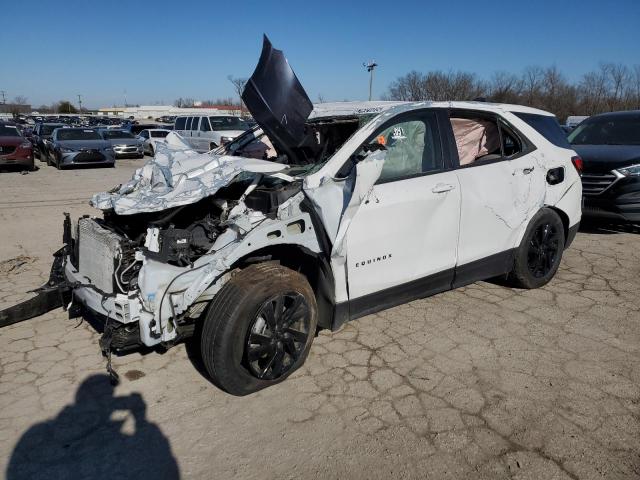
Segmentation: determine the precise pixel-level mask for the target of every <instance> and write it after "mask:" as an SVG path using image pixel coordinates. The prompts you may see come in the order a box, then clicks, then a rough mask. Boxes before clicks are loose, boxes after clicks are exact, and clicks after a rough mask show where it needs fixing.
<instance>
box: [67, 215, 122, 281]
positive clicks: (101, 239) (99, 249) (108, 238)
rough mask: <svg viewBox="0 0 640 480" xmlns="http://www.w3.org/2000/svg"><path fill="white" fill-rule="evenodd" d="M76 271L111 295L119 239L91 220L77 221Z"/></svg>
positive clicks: (118, 252)
mask: <svg viewBox="0 0 640 480" xmlns="http://www.w3.org/2000/svg"><path fill="white" fill-rule="evenodd" d="M78 241H79V242H78V243H79V248H78V270H79V272H80V274H81V275H83V276H84V277H86V278H87V279H88V283H92V284H94V285H95V286H96V287H97V288H98V289H99V290H101V291H103V292H104V293H113V272H114V270H115V265H116V262H117V259H118V256H119V255H120V242H121V237H120V236H119V235H117V234H116V233H113V232H112V231H110V230H107V229H105V228H102V227H101V226H100V225H99V224H98V223H97V222H96V221H95V220H93V219H91V218H80V219H79V220H78Z"/></svg>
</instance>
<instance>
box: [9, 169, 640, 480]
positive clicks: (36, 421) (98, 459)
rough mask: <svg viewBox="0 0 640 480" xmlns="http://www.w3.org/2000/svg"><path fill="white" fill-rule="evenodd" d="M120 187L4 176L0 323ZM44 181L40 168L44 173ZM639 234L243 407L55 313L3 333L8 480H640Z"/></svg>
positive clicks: (339, 348) (606, 236)
mask: <svg viewBox="0 0 640 480" xmlns="http://www.w3.org/2000/svg"><path fill="white" fill-rule="evenodd" d="M141 163H142V162H141V161H121V162H119V164H118V167H117V168H116V169H115V170H105V169H101V170H73V171H64V172H58V171H56V170H54V169H52V168H50V167H42V169H41V170H40V171H38V172H34V173H31V174H29V175H26V176H21V175H19V174H16V173H3V174H0V190H1V191H2V192H3V195H2V199H1V200H0V219H1V221H2V226H3V227H2V239H3V241H2V244H0V261H6V260H11V259H15V258H17V257H20V256H22V257H20V258H19V259H18V260H17V261H12V262H9V263H2V264H0V272H1V273H2V275H1V276H0V308H3V307H6V306H9V305H11V304H13V303H15V302H17V301H19V300H21V299H23V298H25V297H26V296H27V295H26V294H25V291H26V290H28V289H30V288H34V287H36V286H38V285H40V284H41V283H43V282H44V281H45V279H46V278H47V275H48V269H49V266H50V255H51V253H52V252H53V251H54V250H55V249H57V248H58V246H59V244H60V238H61V221H62V212H63V211H70V212H71V213H72V215H73V216H74V217H77V216H78V215H80V214H84V213H93V212H92V209H91V208H90V207H89V206H88V205H87V204H86V200H87V199H88V198H89V196H90V194H91V193H93V192H96V191H99V190H103V189H105V188H109V187H111V186H113V184H115V183H118V182H120V181H124V180H126V179H127V178H129V176H130V174H131V172H132V170H133V168H135V167H136V166H138V165H140V164H141ZM40 165H42V164H40ZM639 291H640V235H638V231H637V230H636V231H635V232H633V231H623V230H620V229H608V228H595V227H594V228H591V229H589V230H586V231H583V232H581V233H579V234H578V236H577V238H576V241H575V243H574V245H573V246H572V247H571V249H570V250H568V251H567V252H565V257H564V260H563V263H562V265H561V268H560V270H559V272H558V275H557V277H556V278H555V279H554V280H553V281H552V282H551V283H550V284H549V285H547V286H546V287H545V288H542V289H539V290H532V291H524V290H514V289H509V288H504V287H502V286H499V285H495V284H491V283H484V282H481V283H477V284H474V285H471V286H468V287H466V288H463V289H459V290H456V291H452V292H447V293H444V294H440V295H437V296H435V297H431V298H428V299H424V300H419V301H414V302H411V303H409V304H406V305H402V306H399V307H396V308H393V309H390V310H386V311H383V312H380V313H378V314H375V315H370V316H367V317H364V318H362V319H359V320H357V321H354V322H351V323H350V324H348V325H346V326H345V327H344V328H343V329H342V330H341V331H339V332H337V333H333V334H332V333H330V332H322V333H321V334H320V335H319V336H318V337H317V338H316V339H315V341H314V345H313V347H312V350H311V354H310V356H309V359H308V360H307V363H306V365H305V366H304V367H303V368H302V369H301V371H299V372H297V373H296V374H294V375H293V376H292V377H291V378H290V379H289V380H287V381H286V382H285V383H283V384H281V385H279V386H277V387H275V388H271V389H267V390H264V391H262V392H259V393H258V394H255V395H252V396H249V397H244V398H236V397H232V396H229V395H227V394H225V393H223V392H221V391H220V390H218V389H217V388H215V387H214V386H213V385H211V384H210V383H209V382H208V381H207V380H206V378H204V377H203V375H202V374H201V373H200V372H199V371H198V369H197V368H196V367H198V366H199V365H198V364H197V362H195V361H192V360H191V359H190V357H189V351H188V349H187V348H186V347H185V346H184V345H180V346H178V347H176V348H174V349H172V350H170V351H168V352H167V353H165V354H162V355H161V354H157V353H151V354H147V355H141V354H139V353H134V354H130V355H126V356H121V357H116V358H114V366H115V368H116V369H117V371H118V372H119V373H120V376H121V383H120V385H119V386H117V387H116V388H115V389H112V388H110V387H109V385H108V382H107V379H106V376H105V375H104V365H105V362H104V359H103V358H102V357H101V355H100V352H99V349H98V345H97V341H98V337H99V335H98V334H97V333H96V332H95V331H94V330H93V328H92V327H91V326H90V325H88V324H86V323H79V322H78V321H77V320H68V319H67V318H66V315H65V314H64V313H63V312H62V311H60V310H56V311H53V312H50V313H48V314H46V315H44V316H42V317H39V318H37V319H34V320H31V321H28V322H25V323H22V324H18V325H14V326H11V327H7V328H5V329H2V330H0V472H3V474H4V475H6V476H7V478H10V479H13V478H30V479H34V478H72V477H73V478H107V477H108V476H109V477H110V478H116V477H117V476H121V477H124V478H151V477H153V478H176V477H177V476H180V477H181V478H246V479H251V478H256V479H257V478H260V479H264V478H391V477H394V478H429V479H431V478H432V479H447V478H452V479H453V478H455V479H459V478H486V479H500V478H517V479H547V478H549V479H551V478H553V479H602V478H606V479H627V478H629V479H630V478H640V368H639V367H640V298H639V297H638V292H639Z"/></svg>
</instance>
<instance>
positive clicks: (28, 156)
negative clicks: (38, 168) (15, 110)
mask: <svg viewBox="0 0 640 480" xmlns="http://www.w3.org/2000/svg"><path fill="white" fill-rule="evenodd" d="M8 165H16V166H18V167H20V168H21V169H23V170H34V169H35V166H34V160H33V145H31V142H30V141H29V140H27V139H26V138H25V137H23V136H22V134H21V133H20V131H19V130H18V128H17V127H16V126H14V125H6V124H2V123H0V167H4V166H8Z"/></svg>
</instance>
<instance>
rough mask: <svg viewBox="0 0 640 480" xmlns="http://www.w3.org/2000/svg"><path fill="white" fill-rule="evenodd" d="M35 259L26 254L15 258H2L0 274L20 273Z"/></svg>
mask: <svg viewBox="0 0 640 480" xmlns="http://www.w3.org/2000/svg"><path fill="white" fill-rule="evenodd" d="M35 261H36V259H35V258H33V257H28V256H26V255H18V256H17V257H15V258H10V259H9V260H3V261H2V262H0V275H9V274H12V275H16V274H18V273H22V272H24V271H25V270H26V269H27V268H28V267H29V265H31V264H32V263H33V262H35Z"/></svg>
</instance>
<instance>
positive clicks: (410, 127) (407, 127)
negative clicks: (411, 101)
mask: <svg viewBox="0 0 640 480" xmlns="http://www.w3.org/2000/svg"><path fill="white" fill-rule="evenodd" d="M373 142H374V143H379V144H382V145H384V146H385V147H386V149H387V154H386V156H385V160H384V165H383V167H382V173H381V174H380V178H379V179H378V181H377V183H385V182H392V181H394V180H401V179H403V178H409V177H414V176H417V175H420V174H423V173H429V172H434V171H438V170H441V169H442V168H443V164H442V151H441V147H440V136H439V133H438V124H437V120H436V117H435V115H434V114H433V113H431V112H422V113H417V114H412V115H409V116H403V117H402V118H401V119H398V121H395V122H392V123H391V124H387V125H386V126H384V127H383V129H382V130H381V131H379V132H378V133H377V134H376V135H375V136H374V138H373Z"/></svg>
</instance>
